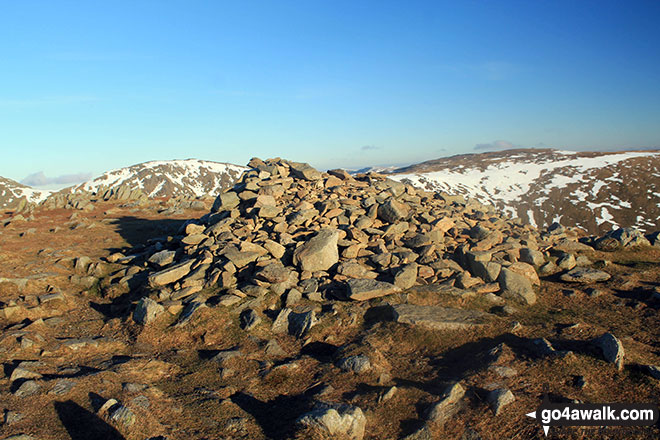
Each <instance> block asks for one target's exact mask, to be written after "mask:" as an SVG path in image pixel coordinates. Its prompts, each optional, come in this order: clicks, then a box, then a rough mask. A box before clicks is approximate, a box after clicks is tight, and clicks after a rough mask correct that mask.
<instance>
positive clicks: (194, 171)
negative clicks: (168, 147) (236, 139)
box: [70, 159, 247, 198]
mask: <svg viewBox="0 0 660 440" xmlns="http://www.w3.org/2000/svg"><path fill="white" fill-rule="evenodd" d="M246 169H247V168H246V167H243V166H239V165H232V164H228V163H219V162H211V161H208V160H197V159H186V160H166V161H152V162H144V163H140V164H137V165H133V166H130V167H126V168H120V169H117V170H113V171H108V172H106V173H104V174H103V175H101V176H99V177H97V178H95V179H93V180H90V181H87V182H84V183H81V184H79V185H76V186H74V187H72V188H71V189H70V191H74V192H75V191H89V192H99V191H100V190H103V191H105V190H108V189H117V188H119V187H121V186H126V185H128V186H129V187H130V188H131V189H140V190H141V191H142V192H143V193H144V194H145V195H147V196H148V197H151V198H153V197H191V198H194V197H200V196H204V195H210V196H215V195H217V193H219V192H220V191H222V190H223V189H224V188H228V187H230V186H231V185H233V183H234V181H235V180H236V179H237V178H238V177H239V176H240V175H241V174H242V173H243V171H245V170H246Z"/></svg>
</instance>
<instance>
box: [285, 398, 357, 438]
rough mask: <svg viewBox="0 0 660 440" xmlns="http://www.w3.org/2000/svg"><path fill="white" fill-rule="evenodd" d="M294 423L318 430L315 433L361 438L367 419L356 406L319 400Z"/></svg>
mask: <svg viewBox="0 0 660 440" xmlns="http://www.w3.org/2000/svg"><path fill="white" fill-rule="evenodd" d="M296 423H297V424H298V425H301V426H302V427H305V428H307V429H310V430H311V431H312V432H314V431H318V434H317V435H321V436H323V435H326V436H327V435H330V436H345V437H346V438H348V439H350V440H362V438H363V437H364V430H365V426H366V423H367V419H366V417H365V416H364V413H363V412H362V410H361V409H360V408H358V407H356V406H351V405H346V404H332V403H325V402H319V403H317V404H316V405H315V407H314V409H312V411H310V412H308V413H306V414H303V415H302V416H301V417H300V418H298V420H297V421H296ZM342 438H343V437H342Z"/></svg>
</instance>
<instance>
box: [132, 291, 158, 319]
mask: <svg viewBox="0 0 660 440" xmlns="http://www.w3.org/2000/svg"><path fill="white" fill-rule="evenodd" d="M164 311H165V308H164V307H163V306H162V305H160V304H158V303H157V302H156V301H154V300H153V299H151V298H149V297H144V298H142V299H141V300H140V301H139V302H138V304H137V306H136V307H135V310H134V311H133V320H134V321H135V322H137V323H138V324H149V323H150V322H152V321H154V320H155V319H156V318H157V317H158V315H160V314H161V313H163V312H164Z"/></svg>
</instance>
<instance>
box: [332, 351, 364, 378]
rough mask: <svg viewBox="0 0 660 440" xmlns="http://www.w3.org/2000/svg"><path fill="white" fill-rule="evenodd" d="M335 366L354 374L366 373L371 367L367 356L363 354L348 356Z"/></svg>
mask: <svg viewBox="0 0 660 440" xmlns="http://www.w3.org/2000/svg"><path fill="white" fill-rule="evenodd" d="M337 366H338V367H339V368H341V369H342V370H344V371H352V372H354V373H356V374H362V373H366V372H367V371H369V370H370V369H371V362H370V361H369V357H368V356H366V355H363V354H359V355H356V356H349V357H347V358H344V359H341V360H340V361H339V362H337Z"/></svg>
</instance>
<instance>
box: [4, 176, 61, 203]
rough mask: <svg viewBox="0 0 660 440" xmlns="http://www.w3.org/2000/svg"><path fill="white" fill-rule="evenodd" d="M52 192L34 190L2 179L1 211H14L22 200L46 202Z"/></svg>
mask: <svg viewBox="0 0 660 440" xmlns="http://www.w3.org/2000/svg"><path fill="white" fill-rule="evenodd" d="M51 192H52V191H48V190H39V189H33V188H30V187H29V186H25V185H22V184H20V183H18V182H15V181H13V180H11V179H7V178H5V177H0V209H13V208H15V207H16V206H18V204H19V202H20V200H21V199H23V198H24V199H25V200H26V201H27V202H28V203H39V202H41V201H42V200H45V199H46V197H48V196H49V195H50V193H51Z"/></svg>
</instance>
